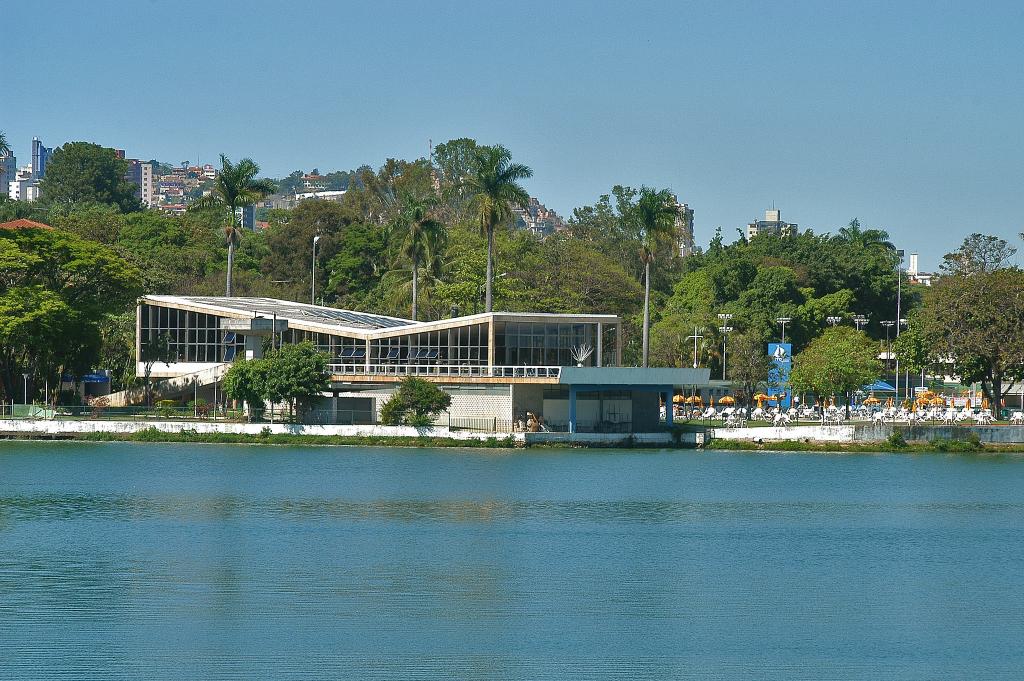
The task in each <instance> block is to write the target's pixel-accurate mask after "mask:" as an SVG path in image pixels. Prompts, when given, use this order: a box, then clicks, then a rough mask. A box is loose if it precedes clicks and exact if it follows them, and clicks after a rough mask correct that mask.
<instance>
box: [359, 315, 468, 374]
mask: <svg viewBox="0 0 1024 681" xmlns="http://www.w3.org/2000/svg"><path fill="white" fill-rule="evenodd" d="M370 363H371V364H385V365H386V364H416V365H428V366H429V365H448V366H486V365H487V325H486V324H470V325H468V326H460V327H456V328H453V329H440V330H438V331H423V332H420V333H410V334H406V335H403V336H393V337H391V338H382V339H380V340H374V341H370Z"/></svg>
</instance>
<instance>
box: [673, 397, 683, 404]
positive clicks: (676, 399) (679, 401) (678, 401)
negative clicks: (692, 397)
mask: <svg viewBox="0 0 1024 681" xmlns="http://www.w3.org/2000/svg"><path fill="white" fill-rule="evenodd" d="M685 400H686V397H685V396H684V395H673V396H672V403H673V404H682V403H683V402H684V401H685Z"/></svg>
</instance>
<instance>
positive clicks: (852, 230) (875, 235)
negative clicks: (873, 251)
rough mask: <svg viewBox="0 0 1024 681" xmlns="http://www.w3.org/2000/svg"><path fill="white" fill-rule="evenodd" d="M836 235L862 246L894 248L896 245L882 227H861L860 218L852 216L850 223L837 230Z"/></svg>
mask: <svg viewBox="0 0 1024 681" xmlns="http://www.w3.org/2000/svg"><path fill="white" fill-rule="evenodd" d="M838 237H839V239H840V240H841V241H845V242H846V243H849V244H857V245H859V246H861V247H862V248H881V249H883V250H887V251H891V250H895V249H896V246H894V245H893V243H892V242H891V241H890V240H889V232H887V231H885V230H884V229H861V227H860V220H858V219H857V218H854V219H852V220H850V224H849V225H847V226H846V227H842V228H840V230H839V234H838Z"/></svg>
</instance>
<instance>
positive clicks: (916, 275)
mask: <svg viewBox="0 0 1024 681" xmlns="http://www.w3.org/2000/svg"><path fill="white" fill-rule="evenodd" d="M917 260H918V255H917V253H911V254H910V263H909V264H908V266H907V281H908V282H909V283H911V284H920V285H922V286H931V285H932V277H934V276H935V275H934V274H932V273H931V272H922V271H921V270H920V269H918V262H917Z"/></svg>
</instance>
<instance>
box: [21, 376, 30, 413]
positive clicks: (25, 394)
mask: <svg viewBox="0 0 1024 681" xmlns="http://www.w3.org/2000/svg"><path fill="white" fill-rule="evenodd" d="M21 377H22V378H23V379H25V382H24V384H23V386H22V395H21V396H22V401H24V403H25V406H26V407H27V406H28V377H29V375H28V374H22V375H21Z"/></svg>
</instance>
